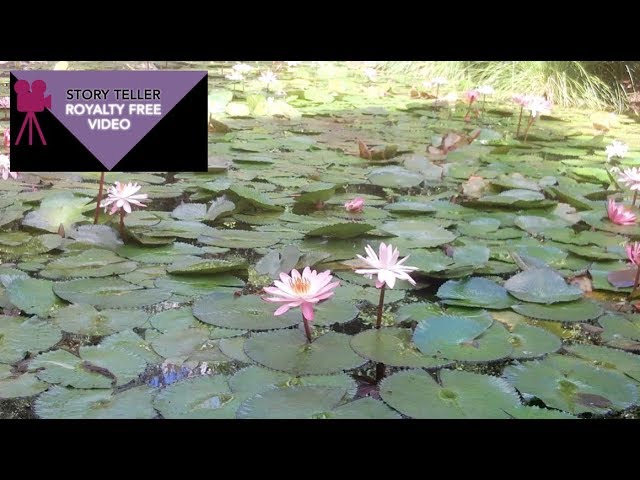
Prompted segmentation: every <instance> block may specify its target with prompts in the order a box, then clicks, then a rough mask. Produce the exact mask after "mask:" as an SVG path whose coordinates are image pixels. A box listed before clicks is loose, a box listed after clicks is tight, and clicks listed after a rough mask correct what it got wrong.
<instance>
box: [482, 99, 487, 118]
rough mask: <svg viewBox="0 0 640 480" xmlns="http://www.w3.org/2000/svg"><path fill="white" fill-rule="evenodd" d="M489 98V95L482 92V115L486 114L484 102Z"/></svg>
mask: <svg viewBox="0 0 640 480" xmlns="http://www.w3.org/2000/svg"><path fill="white" fill-rule="evenodd" d="M486 99H487V96H486V95H485V94H482V115H483V116H484V102H485V100H486Z"/></svg>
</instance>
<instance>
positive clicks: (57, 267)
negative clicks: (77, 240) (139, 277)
mask: <svg viewBox="0 0 640 480" xmlns="http://www.w3.org/2000/svg"><path fill="white" fill-rule="evenodd" d="M137 266H138V264H137V263H136V262H132V261H128V260H127V259H125V258H122V257H120V256H118V255H116V254H115V253H113V252H111V251H109V250H104V249H99V248H91V249H89V250H85V251H83V252H80V253H78V254H75V255H67V256H64V257H61V258H57V259H55V260H53V261H51V262H49V264H48V265H47V267H46V268H45V269H44V270H41V271H40V276H42V277H44V278H49V279H53V280H59V279H65V278H80V277H82V278H87V277H108V276H110V275H119V274H122V273H127V272H132V271H133V270H135V269H136V267H137Z"/></svg>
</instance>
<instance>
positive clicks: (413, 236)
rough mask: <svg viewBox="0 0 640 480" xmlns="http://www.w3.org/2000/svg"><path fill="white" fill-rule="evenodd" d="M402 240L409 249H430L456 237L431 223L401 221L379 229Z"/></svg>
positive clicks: (387, 224)
mask: <svg viewBox="0 0 640 480" xmlns="http://www.w3.org/2000/svg"><path fill="white" fill-rule="evenodd" d="M381 228H382V229H383V230H384V231H386V232H389V233H391V234H393V235H396V236H398V237H400V238H401V239H403V240H404V241H405V243H406V245H407V246H409V247H410V248H431V247H437V246H439V245H442V244H444V243H449V242H452V241H453V240H455V238H456V235H455V234H454V233H452V232H450V231H449V230H445V229H444V228H442V227H441V226H440V225H438V224H436V223H433V222H421V221H417V220H402V221H395V222H387V223H385V224H383V225H382V227H381Z"/></svg>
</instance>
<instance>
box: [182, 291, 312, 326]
mask: <svg viewBox="0 0 640 480" xmlns="http://www.w3.org/2000/svg"><path fill="white" fill-rule="evenodd" d="M193 314H194V315H195V317H196V318H197V319H198V320H200V321H203V322H205V323H208V324H210V325H215V326H218V327H224V328H236V329H242V330H272V329H275V328H287V327H290V326H292V325H295V324H297V323H300V321H301V317H300V312H299V311H298V310H297V309H294V310H292V311H289V312H288V313H286V314H284V315H280V316H277V317H276V316H274V315H273V311H272V310H271V309H270V308H269V304H268V303H267V302H265V301H264V300H262V299H261V298H260V297H258V296H257V295H243V296H241V297H235V296H233V295H232V294H231V293H224V292H216V293H212V294H210V295H207V296H204V297H202V298H200V299H198V300H196V302H195V303H194V304H193Z"/></svg>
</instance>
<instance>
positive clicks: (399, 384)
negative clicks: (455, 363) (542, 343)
mask: <svg viewBox="0 0 640 480" xmlns="http://www.w3.org/2000/svg"><path fill="white" fill-rule="evenodd" d="M440 379H441V382H442V385H439V384H438V383H436V381H435V380H433V378H431V376H429V374H427V373H426V372H424V371H422V370H407V371H403V372H399V373H396V374H394V375H391V376H390V377H387V378H385V379H384V380H383V381H382V383H381V384H380V395H381V397H382V399H383V400H384V401H385V402H386V403H387V404H388V405H390V406H391V407H393V408H395V409H396V410H398V411H399V412H401V413H403V414H404V415H407V416H409V417H413V418H446V419H449V418H451V419H453V418H473V419H481V418H509V415H508V414H507V413H506V411H508V410H510V409H512V408H516V407H517V406H518V405H519V403H520V402H519V399H518V394H517V393H516V391H515V390H514V389H513V388H512V387H511V386H510V385H509V384H508V383H507V382H505V381H504V380H502V379H501V378H497V377H491V376H488V375H479V374H476V373H469V372H464V371H451V370H442V371H441V372H440Z"/></svg>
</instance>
